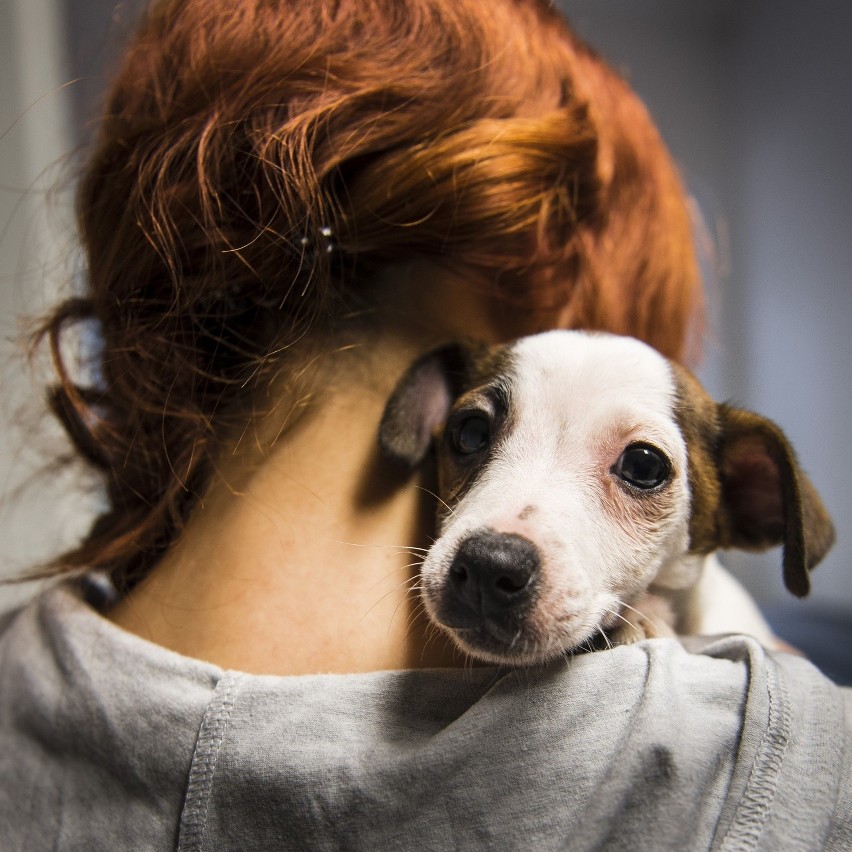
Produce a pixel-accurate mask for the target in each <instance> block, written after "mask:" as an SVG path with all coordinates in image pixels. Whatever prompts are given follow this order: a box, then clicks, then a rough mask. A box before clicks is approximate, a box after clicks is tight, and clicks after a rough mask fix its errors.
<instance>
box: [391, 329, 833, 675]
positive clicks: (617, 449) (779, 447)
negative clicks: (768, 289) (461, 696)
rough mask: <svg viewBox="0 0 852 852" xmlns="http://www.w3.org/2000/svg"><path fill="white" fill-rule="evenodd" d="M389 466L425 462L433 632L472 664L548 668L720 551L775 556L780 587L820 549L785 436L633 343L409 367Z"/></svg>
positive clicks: (511, 347) (468, 350) (568, 344)
mask: <svg viewBox="0 0 852 852" xmlns="http://www.w3.org/2000/svg"><path fill="white" fill-rule="evenodd" d="M380 442H381V445H382V448H383V450H384V452H385V453H387V454H388V455H390V456H391V457H393V458H396V459H398V460H400V461H402V462H403V463H405V464H406V465H408V466H410V467H412V468H413V467H415V466H417V465H419V464H420V463H421V462H422V461H423V460H424V459H425V458H426V457H427V455H428V454H429V451H430V449H431V448H433V447H434V449H435V451H436V453H437V464H438V481H439V492H440V493H439V497H440V504H439V522H440V536H439V538H438V540H437V541H436V542H435V544H434V546H433V547H432V548H431V550H430V551H429V554H428V556H427V557H426V559H425V561H424V563H423V566H422V569H421V585H422V590H423V599H424V603H425V606H426V609H427V611H428V613H429V615H430V617H431V618H432V619H433V620H434V621H435V622H436V623H438V624H439V625H441V626H442V627H444V628H445V629H446V630H447V631H449V633H450V634H451V635H452V636H453V638H454V639H455V640H456V642H457V643H458V644H459V645H460V646H461V647H462V648H464V649H465V650H466V651H468V652H469V653H470V654H472V655H474V656H476V657H478V658H480V659H484V660H488V661H492V662H501V663H502V662H514V663H532V662H539V661H543V660H546V659H548V658H550V657H553V656H556V655H558V654H561V653H563V652H564V651H566V650H570V649H573V648H577V647H578V646H581V645H583V644H584V643H587V642H589V641H590V640H593V639H594V638H595V637H596V636H597V635H598V634H599V633H601V632H603V631H606V630H607V629H609V628H611V627H613V626H614V625H615V623H616V620H617V619H618V618H619V613H620V610H621V608H622V606H623V605H624V604H625V603H629V602H630V601H631V600H632V599H634V598H636V597H637V596H638V595H640V594H641V593H642V592H644V591H646V590H647V589H648V588H649V587H652V586H654V587H658V588H669V589H678V588H688V587H689V586H690V585H692V584H694V583H695V582H696V581H697V578H698V573H699V570H700V562H701V560H700V558H699V557H700V556H701V555H703V554H706V553H708V552H710V551H712V550H715V549H717V548H720V547H740V548H746V549H763V548H766V547H770V546H772V545H775V544H783V546H784V578H785V582H786V583H787V586H788V587H789V588H790V590H791V591H793V592H794V593H795V594H797V595H804V594H807V591H808V586H809V581H808V571H809V569H810V568H812V567H813V566H814V565H815V564H816V563H817V562H818V561H819V560H820V559H821V558H822V557H823V556H824V555H825V553H826V552H827V550H828V548H829V547H830V546H831V543H832V541H833V528H832V525H831V521H830V519H829V517H828V515H827V513H826V511H825V509H824V507H823V505H822V503H821V501H820V499H819V497H818V496H817V494H816V492H815V491H814V489H813V487H812V486H811V484H810V482H809V481H808V480H807V478H806V477H805V476H804V474H803V473H802V472H801V471H800V469H799V467H798V465H797V463H796V460H795V456H794V454H793V451H792V449H791V447H790V445H789V444H788V442H787V440H786V439H785V437H784V435H783V434H782V432H781V431H780V429H778V427H777V426H775V425H774V424H773V423H771V422H770V421H768V420H766V419H765V418H762V417H759V416H758V415H755V414H752V413H749V412H745V411H743V410H741V409H735V408H732V407H730V406H727V405H717V404H716V403H715V402H713V401H712V400H711V399H710V398H709V396H708V395H707V394H706V392H705V391H704V390H703V389H702V388H701V386H700V385H699V384H698V382H697V381H696V380H695V379H694V378H693V377H692V375H691V374H689V373H688V372H687V371H686V370H684V369H683V368H682V367H679V366H677V365H675V364H673V363H671V362H670V361H668V360H666V359H665V358H664V357H663V356H661V355H659V354H658V353H657V352H655V351H654V350H653V349H651V348H650V347H648V346H646V345H645V344H643V343H640V342H639V341H636V340H633V339H631V338H625V337H616V336H613V335H607V334H600V333H587V332H577V331H571V332H569V331H555V332H547V333H545V334H540V335H535V336H533V337H527V338H522V339H521V340H518V341H516V342H514V343H510V344H507V345H505V346H499V347H469V346H461V345H451V346H446V347H443V348H441V349H438V350H436V351H434V352H431V353H429V354H427V355H426V356H424V357H423V358H421V359H420V360H418V361H417V362H416V363H415V364H413V365H412V366H411V368H410V369H409V370H408V371H407V373H406V374H405V375H404V376H403V378H402V379H401V380H400V382H399V384H398V386H397V388H396V390H395V391H394V393H393V395H392V396H391V398H390V400H389V401H388V404H387V407H386V409H385V414H384V417H383V420H382V424H381V429H380Z"/></svg>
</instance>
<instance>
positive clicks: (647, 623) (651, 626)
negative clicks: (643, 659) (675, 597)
mask: <svg viewBox="0 0 852 852" xmlns="http://www.w3.org/2000/svg"><path fill="white" fill-rule="evenodd" d="M619 616H620V618H619V623H618V626H617V627H616V628H614V629H613V630H612V631H610V632H609V634H608V635H609V640H610V642H611V643H612V644H613V645H632V644H633V643H634V642H641V641H642V640H643V639H661V638H672V637H674V636H676V635H677V634H676V633H675V629H674V624H675V614H674V610H673V609H672V605H671V603H670V602H669V601H667V600H666V599H665V598H661V597H660V596H659V595H652V594H645V595H642V597H640V598H639V599H638V600H636V601H634V603H633V604H632V605H627V604H625V605H624V606H622V608H621V612H620V613H619Z"/></svg>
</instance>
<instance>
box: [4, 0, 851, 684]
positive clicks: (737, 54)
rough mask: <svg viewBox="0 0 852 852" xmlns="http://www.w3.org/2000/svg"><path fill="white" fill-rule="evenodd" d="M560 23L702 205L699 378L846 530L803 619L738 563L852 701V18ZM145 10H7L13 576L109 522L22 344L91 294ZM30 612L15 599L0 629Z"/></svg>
mask: <svg viewBox="0 0 852 852" xmlns="http://www.w3.org/2000/svg"><path fill="white" fill-rule="evenodd" d="M559 5H560V6H561V7H562V8H563V9H564V11H565V12H566V14H567V15H568V17H569V20H570V21H571V22H572V24H573V25H574V27H575V29H576V30H577V31H578V32H579V33H580V34H581V35H583V36H584V37H585V38H586V39H587V40H588V41H589V42H590V43H591V44H593V45H594V46H595V47H596V48H597V49H598V51H599V52H600V53H602V54H603V55H604V56H605V57H606V58H607V59H608V60H609V61H610V63H611V64H612V65H613V66H615V67H616V68H617V69H618V70H619V71H621V73H622V74H623V75H624V76H625V77H626V78H627V79H628V80H629V81H630V82H631V84H632V85H633V87H634V88H635V89H636V91H637V92H638V93H639V94H640V96H641V97H642V98H643V99H644V101H645V103H646V104H647V105H648V108H649V110H650V112H651V114H652V115H653V117H654V118H655V120H656V122H657V124H658V126H659V128H660V130H661V132H662V134H663V137H664V138H665V140H666V142H667V143H668V145H669V148H670V149H671V151H672V153H673V155H674V157H675V160H676V161H677V163H678V164H679V166H680V169H681V173H682V176H683V178H684V181H685V183H686V185H687V187H688V189H689V190H690V192H691V194H692V195H693V197H694V198H695V200H696V202H697V206H698V209H699V211H700V215H701V218H702V220H703V223H704V229H705V231H706V235H707V236H706V238H705V239H703V240H702V244H703V247H704V248H703V254H704V257H703V265H704V271H705V278H706V285H707V300H708V319H709V323H708V328H707V331H706V336H705V341H704V351H705V356H704V361H703V363H702V365H701V367H700V369H699V373H700V375H701V377H702V379H703V380H704V381H705V384H706V385H707V387H708V389H709V390H710V391H711V393H712V394H713V395H714V396H716V398H718V399H728V400H731V401H733V402H735V403H738V404H741V405H744V406H746V407H748V408H752V409H754V410H756V411H759V412H761V413H763V414H766V415H768V416H769V417H771V418H773V419H774V420H775V421H776V422H777V423H779V424H780V425H781V426H782V428H783V429H784V430H785V431H786V433H787V435H788V436H789V437H790V439H791V440H792V442H793V444H794V446H795V447H796V448H797V451H798V454H799V457H800V459H801V461H802V463H803V466H804V467H805V468H806V470H807V471H808V472H809V474H810V476H811V478H812V479H813V481H814V483H815V484H816V486H817V488H818V489H819V490H820V492H821V494H822V495H823V497H824V499H825V502H826V504H827V505H828V508H829V510H830V511H831V512H832V514H833V516H834V519H835V522H836V525H837V529H838V541H837V544H836V545H835V548H834V550H833V551H832V553H831V554H830V555H829V557H828V558H827V560H826V561H825V562H824V563H823V564H822V565H820V567H819V568H818V569H817V571H816V573H815V575H814V577H813V592H812V594H811V597H810V598H808V599H807V600H805V601H796V600H793V599H792V598H791V597H790V596H789V595H788V594H787V592H786V591H785V590H784V587H783V584H782V582H781V574H780V554H779V552H778V551H773V552H771V553H769V554H766V555H763V556H754V555H752V556H744V555H740V554H727V555H725V557H724V559H725V561H726V563H727V564H728V565H729V566H730V567H731V568H732V570H734V572H735V573H736V575H737V576H738V577H739V578H740V580H741V581H742V582H743V583H744V584H745V585H746V586H747V587H748V588H749V590H750V591H751V592H752V594H753V595H754V596H755V597H756V598H757V600H758V601H759V603H760V604H761V606H762V607H763V608H764V609H765V611H766V612H767V613H768V614H769V616H770V618H771V619H772V620H773V623H774V624H775V627H776V629H777V630H778V631H779V632H780V633H781V634H782V635H784V636H785V637H786V638H788V639H789V640H790V641H792V642H793V643H794V644H798V645H799V646H800V647H803V648H804V649H805V650H806V651H808V652H809V653H810V654H811V655H812V656H813V657H814V659H816V660H817V662H818V663H819V664H820V665H822V666H823V668H824V669H825V670H826V671H828V672H829V673H830V674H833V675H834V676H835V677H837V678H838V679H840V680H845V681H846V682H850V681H852V671H850V667H852V661H850V657H852V654H850V652H849V649H850V648H852V476H850V475H849V474H847V473H846V472H845V470H844V468H843V463H845V459H846V453H847V452H849V453H850V460H852V448H850V447H847V442H850V443H852V334H850V330H849V326H850V324H852V165H850V162H852V95H850V88H852V52H850V51H849V49H848V44H849V40H850V36H852V4H842V3H837V2H834V0H812V2H810V3H808V4H805V5H803V4H801V3H798V2H794V0H749V2H748V3H743V2H739V0H689V2H688V3H685V2H683V0H641V2H636V0H561V2H559ZM139 7H140V3H139V0H131V2H116V0H0V347H2V350H0V371H2V372H0V376H1V377H2V391H3V392H2V394H0V427H2V439H0V498H2V503H0V541H2V549H0V553H2V564H0V576H9V575H12V574H14V573H16V572H20V571H21V570H23V569H25V568H26V567H27V566H28V565H31V564H33V563H34V562H37V561H38V560H39V559H43V558H44V557H46V556H48V555H49V554H52V553H55V552H56V551H58V550H60V549H62V548H63V547H64V546H66V545H67V544H68V543H69V542H70V541H73V540H74V538H75V537H76V536H78V535H80V534H81V532H82V531H83V530H84V529H85V527H86V524H87V521H88V519H89V518H90V516H91V513H92V512H93V511H94V510H95V508H96V506H97V500H98V495H97V493H96V491H92V490H91V489H86V488H83V487H82V484H81V483H80V482H77V481H75V480H74V479H73V478H72V477H69V476H68V475H67V474H63V475H59V474H57V473H55V472H50V471H44V470H43V465H44V461H45V458H46V453H47V454H49V453H51V452H55V450H56V447H57V446H58V444H57V441H58V436H57V433H56V432H55V431H52V429H51V426H50V424H49V423H48V422H46V421H45V419H44V418H43V417H41V418H40V417H39V410H40V406H41V395H40V392H36V391H37V390H38V387H37V385H36V384H35V383H34V379H33V376H32V374H31V373H30V372H28V369H29V368H28V366H27V364H26V360H25V358H24V356H23V354H22V353H23V347H22V343H21V335H22V334H24V333H25V332H26V330H27V328H28V327H29V326H28V325H27V320H26V318H27V317H30V316H32V315H33V314H34V313H35V314H37V313H38V312H39V311H41V310H42V309H43V307H44V306H45V305H47V304H49V303H50V302H51V301H52V300H53V299H54V298H55V297H56V294H57V292H61V291H63V290H67V289H68V288H69V287H70V286H71V282H72V281H73V280H74V276H75V275H76V274H79V273H78V268H79V265H80V264H79V256H78V253H77V250H76V248H75V244H74V234H73V201H72V197H71V190H72V189H73V170H74V163H75V159H74V157H75V151H77V150H78V149H79V147H80V146H81V145H82V144H83V143H84V142H85V141H86V139H87V138H88V136H89V133H90V130H91V121H92V118H93V117H94V116H96V114H97V110H98V106H99V101H100V97H101V95H102V92H103V88H104V84H105V80H106V79H107V77H108V73H109V68H110V65H111V63H112V61H113V60H114V57H115V55H116V53H117V49H118V47H119V45H120V43H121V37H122V33H123V32H125V31H126V29H127V27H128V26H129V25H130V24H131V23H132V20H133V18H134V15H135V14H136V12H137V10H138V9H139ZM483 9H484V10H487V2H485V0H483ZM485 13H486V14H487V11H486V12H485ZM27 593H28V589H27V588H21V587H18V586H12V587H2V586H0V609H3V608H5V607H6V606H8V605H9V604H10V603H11V602H12V601H14V600H16V599H19V598H20V597H21V596H23V595H26V594H27Z"/></svg>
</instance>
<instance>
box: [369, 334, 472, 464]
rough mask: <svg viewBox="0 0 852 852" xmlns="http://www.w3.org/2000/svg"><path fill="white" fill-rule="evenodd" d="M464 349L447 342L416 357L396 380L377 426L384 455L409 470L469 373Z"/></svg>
mask: <svg viewBox="0 0 852 852" xmlns="http://www.w3.org/2000/svg"><path fill="white" fill-rule="evenodd" d="M467 351H468V350H467V348H466V347H465V346H463V345H461V344H456V343H451V344H448V345H446V346H442V347H440V348H438V349H434V350H432V351H431V352H427V353H426V354H425V355H423V356H421V357H420V358H418V359H417V360H416V361H415V362H414V363H413V364H412V365H411V366H410V367H409V368H408V370H406V372H405V373H404V374H403V376H402V378H401V379H400V380H399V382H398V383H397V386H396V388H395V389H394V391H393V393H392V394H391V396H390V398H389V399H388V402H387V405H386V406H385V411H384V414H383V415H382V421H381V424H380V426H379V445H380V446H381V448H382V451H383V452H384V454H385V455H386V456H388V457H390V458H392V459H395V460H397V461H399V462H402V463H403V464H405V465H406V466H407V467H409V468H411V469H413V468H415V467H417V465H419V464H420V462H421V461H423V459H424V458H425V456H426V453H427V452H428V451H429V448H430V446H431V444H432V439H433V437H434V435H435V432H436V431H437V430H438V429H439V428H440V427H442V426H443V424H444V423H445V422H446V419H447V416H448V414H449V412H450V408H451V407H452V405H453V402H454V401H455V399H456V398H457V397H458V396H459V395H460V394H461V393H462V390H463V387H464V385H465V382H466V380H467V376H468V373H469V369H468V364H469V358H468V357H467Z"/></svg>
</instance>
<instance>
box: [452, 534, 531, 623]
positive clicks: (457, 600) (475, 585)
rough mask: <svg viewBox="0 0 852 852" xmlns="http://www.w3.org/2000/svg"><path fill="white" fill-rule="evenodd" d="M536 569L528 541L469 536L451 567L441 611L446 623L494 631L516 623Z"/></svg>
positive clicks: (528, 599)
mask: <svg viewBox="0 0 852 852" xmlns="http://www.w3.org/2000/svg"><path fill="white" fill-rule="evenodd" d="M540 570H541V557H540V556H539V551H538V548H537V547H536V546H535V545H534V544H533V543H532V542H531V541H530V540H529V539H526V538H524V537H523V536H520V535H516V534H514V533H497V532H494V531H493V530H488V529H486V530H479V531H477V532H475V533H472V534H471V535H469V536H468V537H467V538H465V539H464V540H463V541H462V542H461V544H460V545H459V547H458V549H457V551H456V554H455V557H454V558H453V561H452V563H451V564H450V569H449V572H448V574H447V578H446V585H445V589H444V595H443V598H444V600H443V602H442V603H443V606H442V607H441V610H442V613H441V614H442V616H444V617H445V619H446V621H445V623H446V624H447V626H453V627H455V626H458V627H473V626H477V627H482V626H485V625H486V624H490V625H492V627H494V628H497V629H498V630H499V628H500V627H506V628H508V627H510V626H511V625H513V624H516V623H517V618H518V616H520V615H521V614H522V613H523V612H525V611H526V610H527V608H528V607H529V605H530V603H531V602H532V600H533V598H534V596H535V592H536V587H537V585H538V584H537V581H538V577H539V574H540ZM442 620H443V619H442Z"/></svg>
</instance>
